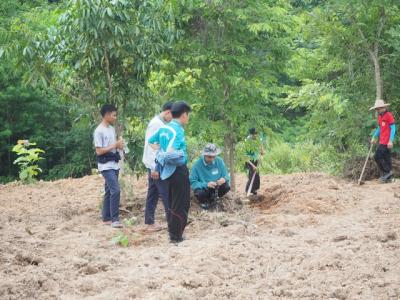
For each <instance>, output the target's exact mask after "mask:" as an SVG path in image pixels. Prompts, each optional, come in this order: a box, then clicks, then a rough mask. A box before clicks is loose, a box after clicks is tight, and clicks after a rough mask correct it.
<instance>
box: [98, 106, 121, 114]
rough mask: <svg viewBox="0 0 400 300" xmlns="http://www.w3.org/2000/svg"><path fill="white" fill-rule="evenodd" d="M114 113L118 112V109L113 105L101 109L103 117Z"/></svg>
mask: <svg viewBox="0 0 400 300" xmlns="http://www.w3.org/2000/svg"><path fill="white" fill-rule="evenodd" d="M113 111H117V108H116V107H115V105H113V104H104V105H103V106H102V107H101V110H100V114H101V116H102V117H104V116H105V115H106V113H111V112H113Z"/></svg>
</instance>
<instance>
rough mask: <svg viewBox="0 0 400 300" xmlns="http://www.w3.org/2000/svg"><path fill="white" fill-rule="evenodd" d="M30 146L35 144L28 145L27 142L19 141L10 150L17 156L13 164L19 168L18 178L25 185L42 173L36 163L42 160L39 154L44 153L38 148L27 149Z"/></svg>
mask: <svg viewBox="0 0 400 300" xmlns="http://www.w3.org/2000/svg"><path fill="white" fill-rule="evenodd" d="M30 146H36V143H30V142H29V141H28V140H19V141H18V142H17V144H16V145H15V146H14V147H13V149H12V151H13V152H15V153H17V155H18V158H17V159H16V160H15V161H14V164H17V165H18V166H19V168H20V171H19V178H20V179H21V180H22V181H24V182H27V183H29V182H32V181H34V180H35V176H37V175H39V174H40V173H41V172H42V169H41V168H39V166H38V165H37V162H38V161H39V160H42V159H43V158H42V157H40V154H41V153H44V151H43V150H42V149H39V148H30V149H29V147H30Z"/></svg>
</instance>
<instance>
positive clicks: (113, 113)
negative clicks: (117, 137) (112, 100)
mask: <svg viewBox="0 0 400 300" xmlns="http://www.w3.org/2000/svg"><path fill="white" fill-rule="evenodd" d="M100 113H101V116H102V117H103V120H104V121H106V122H107V123H108V124H114V123H115V122H116V121H117V108H116V107H115V106H114V105H112V104H104V105H103V106H102V107H101V110H100Z"/></svg>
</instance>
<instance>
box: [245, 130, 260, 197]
mask: <svg viewBox="0 0 400 300" xmlns="http://www.w3.org/2000/svg"><path fill="white" fill-rule="evenodd" d="M262 142H263V141H262V139H261V138H260V137H259V136H258V132H257V130H256V129H255V128H250V130H249V136H248V137H247V139H246V143H248V144H249V149H248V151H246V155H247V157H248V161H247V162H246V164H245V167H246V169H247V170H248V180H247V184H246V193H248V192H249V189H250V185H251V181H252V180H253V176H254V180H253V185H252V186H251V191H250V192H251V193H252V194H253V195H257V191H258V190H259V189H260V174H259V171H258V164H259V161H260V157H261V156H262V155H264V147H263V145H262V144H263V143H262Z"/></svg>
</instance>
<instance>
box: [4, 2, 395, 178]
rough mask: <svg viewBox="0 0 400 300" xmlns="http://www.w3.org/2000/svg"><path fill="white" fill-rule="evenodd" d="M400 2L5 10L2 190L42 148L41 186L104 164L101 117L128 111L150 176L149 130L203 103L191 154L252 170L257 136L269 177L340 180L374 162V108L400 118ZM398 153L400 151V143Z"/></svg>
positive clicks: (122, 123) (126, 132) (54, 5)
mask: <svg viewBox="0 0 400 300" xmlns="http://www.w3.org/2000/svg"><path fill="white" fill-rule="evenodd" d="M399 8H400V4H399V2H398V1H394V0H392V1H389V0H326V1H319V0H292V1H290V0H251V1H236V0H165V1H164V0H152V1H146V0H141V1H135V0H129V1H128V0H70V1H62V0H59V1H57V0H52V1H50V0H48V1H45V0H30V1H24V0H20V1H14V0H4V1H1V2H0V105H1V110H0V124H1V126H0V158H1V165H0V182H7V181H10V180H14V179H15V178H17V176H18V169H17V167H16V166H15V165H14V164H13V161H14V160H15V159H16V156H15V153H13V152H12V151H11V149H12V147H13V145H15V144H16V143H17V140H20V139H29V140H31V141H34V142H36V143H37V146H38V147H39V148H41V149H43V150H44V151H45V153H44V155H43V156H44V158H45V159H44V160H42V161H40V167H41V168H42V169H43V173H42V174H41V178H43V179H47V180H51V179H57V178H64V177H70V176H72V177H80V176H83V175H86V174H90V173H91V169H92V168H95V167H96V165H95V153H94V149H93V145H92V133H93V130H94V128H95V126H96V125H97V123H98V122H99V117H100V116H99V113H98V111H99V108H100V106H101V105H102V104H104V103H106V102H110V103H114V104H116V105H117V106H118V109H119V123H118V132H120V133H123V136H124V138H125V139H126V140H127V141H128V145H129V147H130V150H131V152H130V154H129V155H128V156H127V162H128V164H129V165H130V167H131V170H133V172H135V173H141V172H143V168H144V167H143V165H142V164H141V155H142V149H143V144H144V132H145V129H146V125H147V122H148V121H149V119H150V118H151V117H152V116H153V115H155V114H156V113H157V112H158V111H159V109H160V107H161V105H162V103H164V102H165V101H167V100H171V99H172V100H181V99H182V100H185V101H187V102H189V103H190V104H191V105H192V107H193V114H192V116H191V121H190V124H189V126H188V127H187V129H186V131H187V136H188V144H189V145H188V148H189V152H190V155H191V157H192V158H195V157H196V156H197V155H198V154H199V150H200V148H201V147H202V146H203V145H204V144H205V143H207V142H214V143H216V144H217V145H219V146H221V147H222V148H223V149H224V158H225V160H226V161H227V163H228V166H229V168H230V170H231V172H234V171H235V170H236V171H240V170H241V169H242V166H243V159H244V152H245V150H246V145H245V144H243V142H242V141H243V140H244V139H245V137H246V136H247V131H248V129H249V128H250V127H257V128H259V131H260V132H263V134H264V136H265V137H266V143H267V145H266V150H267V151H266V152H267V154H266V156H265V158H264V161H263V162H262V172H268V173H288V172H299V171H316V170H318V171H325V172H329V173H333V174H337V175H340V174H341V172H342V170H343V166H344V164H346V162H347V161H348V160H349V159H352V158H354V157H357V156H360V155H365V153H366V151H367V147H368V142H369V136H370V134H371V131H372V130H373V128H375V127H376V121H375V116H374V115H373V114H372V113H369V112H368V108H369V107H370V106H372V104H373V102H374V101H375V99H376V98H377V97H378V98H383V99H385V100H386V101H388V102H390V103H391V111H392V112H393V113H394V115H395V118H398V117H399V115H398V113H397V112H398V111H399V108H400V85H399V84H398V82H399V81H400V12H399ZM395 150H399V147H397V146H396V144H395Z"/></svg>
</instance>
